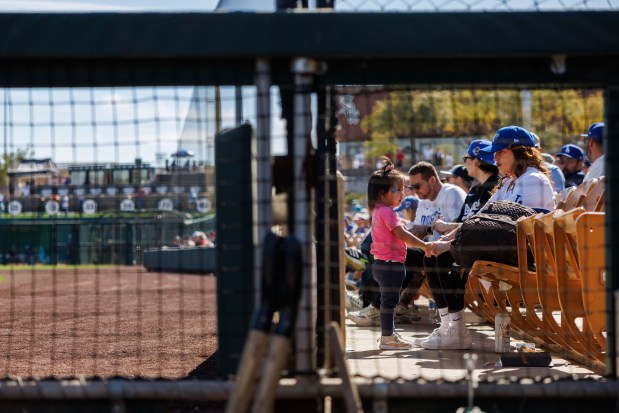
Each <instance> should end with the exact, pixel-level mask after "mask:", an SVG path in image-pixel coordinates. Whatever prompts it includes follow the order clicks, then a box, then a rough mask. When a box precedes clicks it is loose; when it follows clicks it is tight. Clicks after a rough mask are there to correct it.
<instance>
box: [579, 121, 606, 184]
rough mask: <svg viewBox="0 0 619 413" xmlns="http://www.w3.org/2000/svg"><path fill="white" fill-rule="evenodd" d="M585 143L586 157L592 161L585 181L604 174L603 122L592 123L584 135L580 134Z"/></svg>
mask: <svg viewBox="0 0 619 413" xmlns="http://www.w3.org/2000/svg"><path fill="white" fill-rule="evenodd" d="M581 136H582V137H583V141H584V143H585V151H586V152H587V157H588V158H589V159H590V160H591V162H593V163H592V164H591V167H589V172H587V175H586V176H585V179H584V180H585V181H589V180H591V179H594V178H599V177H600V176H604V123H602V122H598V123H594V124H593V125H591V126H590V127H589V132H588V133H587V134H586V135H581Z"/></svg>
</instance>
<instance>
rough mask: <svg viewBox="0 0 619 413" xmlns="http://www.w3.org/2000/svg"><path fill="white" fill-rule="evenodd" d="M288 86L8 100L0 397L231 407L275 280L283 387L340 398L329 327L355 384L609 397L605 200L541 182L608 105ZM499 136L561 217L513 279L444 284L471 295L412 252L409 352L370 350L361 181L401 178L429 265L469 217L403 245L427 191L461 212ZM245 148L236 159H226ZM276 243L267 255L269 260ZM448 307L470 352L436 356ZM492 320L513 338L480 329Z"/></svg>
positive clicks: (584, 188)
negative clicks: (537, 165) (126, 398)
mask: <svg viewBox="0 0 619 413" xmlns="http://www.w3.org/2000/svg"><path fill="white" fill-rule="evenodd" d="M341 3H342V4H343V5H344V6H345V5H348V4H352V3H351V2H346V1H343V2H341ZM351 7H353V6H351ZM355 7H356V6H355ZM577 7H579V6H577ZM353 8H354V7H353ZM306 69H307V68H306ZM308 72H309V71H308ZM294 75H295V84H294V87H291V86H290V85H285V86H282V87H281V88H280V87H277V86H273V85H270V84H268V85H267V87H266V88H265V89H262V90H260V89H259V88H258V87H256V86H252V85H245V86H242V87H241V86H238V87H232V86H221V85H203V84H199V82H196V85H192V86H187V85H177V86H170V85H169V84H168V83H169V82H167V83H166V84H165V85H158V84H157V79H154V80H153V86H150V87H144V86H131V85H127V84H126V82H124V83H123V84H122V85H118V86H114V85H112V86H109V87H102V86H94V85H93V86H92V87H49V88H43V87H30V88H29V87H21V88H10V87H7V88H4V89H2V90H0V94H1V98H0V99H1V100H0V102H2V110H0V119H2V132H1V133H2V135H3V162H2V164H1V165H0V166H1V169H0V194H1V195H2V198H1V202H0V205H1V210H0V233H2V236H1V237H0V260H1V266H0V302H1V303H2V306H1V308H0V318H1V320H2V325H1V334H0V376H1V377H3V378H5V379H6V380H12V379H13V378H16V377H18V378H20V379H34V380H41V379H44V378H50V377H51V378H56V379H67V378H76V377H79V378H88V379H94V378H103V379H111V378H122V379H128V380H134V379H171V380H175V381H181V380H183V379H188V378H198V379H202V380H215V379H221V380H225V381H228V382H229V383H231V381H229V380H231V379H233V378H234V376H235V373H236V370H235V367H237V366H238V365H239V363H240V361H241V360H240V350H242V345H243V343H245V340H246V339H247V336H248V332H249V331H250V328H249V327H250V323H254V321H255V320H252V313H253V312H254V310H255V309H256V308H257V307H259V306H260V305H261V304H263V303H264V302H263V297H265V296H266V295H265V291H264V288H265V284H264V283H263V277H265V274H266V273H268V272H271V273H272V275H273V276H274V277H275V279H276V282H275V284H272V285H270V286H269V285H267V287H270V288H272V289H273V290H274V291H276V292H274V294H275V295H279V297H280V300H282V292H281V291H282V289H281V288H280V287H281V285H280V284H281V283H286V282H289V283H290V284H291V285H293V287H290V286H288V287H289V289H288V290H286V289H284V290H283V291H284V293H283V296H284V298H285V300H284V302H285V305H283V304H282V301H279V302H278V303H277V304H276V307H277V308H275V310H281V309H282V308H293V309H294V311H292V312H291V313H285V314H284V312H283V311H281V312H279V313H278V311H275V315H274V316H273V314H270V316H271V317H272V318H273V320H272V324H273V327H272V329H273V330H275V329H277V330H278V331H279V329H280V328H281V329H283V330H284V333H282V334H281V336H282V337H284V338H287V337H288V334H290V337H289V338H290V343H289V346H287V347H283V349H284V356H285V357H284V358H283V360H284V364H283V366H282V367H283V373H282V372H278V378H279V373H282V375H283V376H285V377H288V378H302V379H308V378H316V377H321V378H324V377H330V376H337V375H338V374H341V373H342V372H341V371H339V372H338V371H337V370H336V369H334V364H335V362H334V357H337V351H334V349H333V348H332V347H330V346H331V344H330V341H329V339H328V336H329V331H328V326H329V322H330V321H337V322H339V324H340V325H341V327H342V330H341V331H342V333H343V334H344V336H345V348H344V353H345V357H346V359H347V360H346V365H347V367H348V370H349V372H350V375H351V376H352V377H353V380H355V381H358V382H360V383H370V384H371V383H384V382H388V383H400V384H402V383H405V384H408V383H411V384H415V385H417V384H419V385H424V384H427V382H431V383H437V382H439V383H441V382H458V383H459V382H462V383H464V382H466V381H475V382H477V381H480V382H493V383H513V382H520V383H522V384H523V385H524V383H526V382H527V381H529V382H530V381H531V380H535V381H536V382H542V381H548V382H556V381H560V380H566V381H567V380H574V379H583V380H584V379H586V380H587V381H588V380H593V381H597V380H601V379H602V377H603V375H604V369H605V363H606V348H605V344H606V319H607V316H608V312H607V310H606V307H605V305H604V302H605V294H606V290H605V268H604V262H605V261H604V256H605V253H606V248H605V237H604V229H605V225H604V214H605V212H604V188H605V186H604V179H603V178H601V179H596V180H595V181H594V182H591V183H589V184H581V183H580V182H578V183H575V181H574V182H573V181H569V182H568V179H563V181H555V180H554V179H552V178H553V176H552V174H551V169H552V168H551V167H550V166H549V165H556V167H555V170H561V169H562V170H563V172H562V173H561V174H562V175H563V176H564V178H570V177H571V178H574V177H572V176H571V175H572V174H573V173H575V172H576V170H581V169H582V170H586V168H589V167H591V163H590V161H594V160H595V159H594V155H592V152H591V149H590V148H589V146H588V145H589V144H590V142H589V141H590V139H592V138H591V136H588V137H583V136H581V135H582V134H587V132H588V130H589V127H590V125H592V124H593V123H596V122H601V121H603V119H604V110H605V108H604V91H603V90H601V89H593V88H580V89H574V88H554V89H552V88H548V87H547V86H545V85H537V86H530V87H528V88H506V87H503V86H499V85H496V86H488V85H484V87H481V86H480V87H477V86H476V85H475V84H471V85H470V86H467V87H463V86H461V85H459V86H457V87H456V86H453V85H444V86H442V87H432V86H428V87H419V86H418V85H415V86H413V85H398V86H383V85H354V86H347V85H331V86H329V87H326V88H319V87H318V86H316V84H315V83H314V82H313V79H312V78H311V76H310V75H308V73H307V72H303V71H302V70H300V71H298V72H296V73H294ZM21 82H22V83H23V79H22V80H21ZM112 83H113V82H112ZM145 83H148V82H145V81H143V80H142V81H140V84H141V85H142V84H145ZM267 83H268V82H267ZM509 125H519V126H521V127H523V128H526V129H527V130H529V131H531V132H534V133H535V135H536V136H537V137H538V141H537V142H535V145H534V147H535V151H537V152H535V153H537V154H538V155H536V156H537V157H538V158H539V159H543V162H544V163H542V164H541V165H546V166H544V167H543V168H542V169H543V170H542V172H543V173H546V172H548V179H550V181H549V182H552V187H551V200H552V204H553V205H554V206H555V207H556V209H557V211H558V212H555V208H545V209H546V210H545V211H535V213H536V215H533V216H531V217H528V218H527V219H526V220H521V221H519V222H518V223H517V224H514V233H515V235H516V236H517V239H516V238H515V242H516V241H517V244H515V245H514V248H516V247H518V249H519V250H518V252H519V255H518V261H517V262H516V264H515V265H507V264H505V263H503V262H494V261H493V260H491V259H488V260H486V261H485V264H484V265H481V266H474V267H473V268H466V271H465V270H464V269H462V267H458V266H453V265H452V264H453V262H452V261H453V260H452V261H449V262H448V263H447V264H445V265H446V269H445V268H443V270H445V271H444V272H447V273H450V274H451V275H450V276H454V275H457V276H458V277H459V279H460V280H465V281H464V282H463V283H462V289H461V290H452V289H450V288H451V287H449V286H448V285H447V284H445V287H444V288H443V287H441V286H439V285H438V284H436V283H435V284H431V283H428V276H427V275H428V274H427V273H428V271H429V270H432V268H430V267H429V266H430V265H435V269H436V268H438V266H439V264H438V263H435V264H428V263H427V262H426V264H425V266H424V256H423V255H424V254H423V253H420V252H419V251H414V250H412V249H411V250H409V252H408V254H409V255H410V259H409V258H407V261H406V270H407V274H409V279H407V280H408V283H407V284H403V285H402V287H403V288H402V291H401V294H400V293H398V296H399V302H398V305H397V307H396V309H395V316H394V320H395V330H394V331H395V332H396V333H397V334H399V336H401V337H402V338H403V339H404V340H410V341H414V342H416V343H417V344H418V345H415V346H411V347H410V348H408V349H405V350H404V351H395V350H393V349H391V350H390V349H386V350H385V349H380V348H379V346H380V345H381V340H382V339H381V335H382V333H381V324H380V323H381V321H380V319H381V312H382V313H385V312H386V311H385V306H381V304H380V302H379V301H380V298H381V290H380V288H378V287H377V286H376V283H372V280H374V275H373V273H374V274H375V269H376V268H377V267H376V266H377V263H376V261H375V259H374V257H373V256H372V253H371V249H370V246H369V245H370V243H369V242H368V239H367V237H368V235H369V234H371V225H372V213H373V211H371V210H370V209H369V208H370V205H369V200H368V181H369V179H370V176H371V175H372V173H373V172H375V171H376V170H379V169H382V168H384V166H385V164H386V163H388V162H393V164H394V166H395V169H396V170H399V171H400V172H401V174H402V180H401V183H402V187H401V188H394V189H396V190H398V191H400V190H402V191H404V193H403V196H402V205H389V206H393V207H395V208H396V212H397V213H398V214H399V215H401V217H402V218H403V219H407V220H410V221H411V222H415V223H416V224H417V225H422V226H424V227H425V228H426V230H427V231H428V232H427V233H426V234H425V235H424V237H427V238H428V240H430V241H436V240H437V239H438V235H439V234H438V233H437V231H438V230H437V229H436V228H433V226H432V224H433V222H434V221H435V220H436V219H441V220H443V221H445V222H450V221H451V222H453V221H457V219H456V218H457V216H458V215H460V214H459V211H460V209H461V205H460V206H457V207H455V206H454V205H452V204H445V205H444V206H443V210H444V211H446V210H448V209H457V210H458V214H456V215H455V216H447V213H446V212H443V215H441V216H437V215H436V214H435V215H434V216H433V217H432V219H431V220H430V221H420V222H417V221H415V218H414V216H415V213H418V214H422V213H423V211H422V210H418V211H416V208H417V207H418V206H419V205H420V204H419V202H420V199H421V200H423V199H424V198H426V200H427V199H430V198H432V197H433V196H434V195H436V194H434V195H432V194H431V193H430V192H428V191H426V190H425V189H424V188H426V187H428V185H430V184H429V182H432V185H439V186H435V187H440V185H447V184H448V185H453V187H454V188H455V186H460V187H461V189H458V191H459V192H461V193H462V200H463V199H464V197H465V193H466V191H469V190H470V189H471V187H474V186H475V185H478V184H479V181H475V180H474V179H473V177H471V176H470V175H468V173H469V172H471V175H472V174H473V171H474V169H473V168H471V167H470V164H471V162H473V161H472V158H475V156H476V155H477V153H476V152H475V153H473V155H472V154H471V153H470V152H469V145H470V144H471V142H473V141H475V140H480V139H486V140H490V141H492V140H493V138H494V137H495V134H496V132H497V130H499V129H501V128H503V127H505V126H509ZM239 127H240V128H241V129H240V130H241V131H242V130H247V129H248V128H249V129H250V130H251V133H250V135H249V136H250V139H248V140H243V139H244V138H242V137H241V138H239V136H237V135H235V133H236V132H237V131H239ZM568 144H571V145H572V146H571V147H569V148H568V149H564V148H565V147H566V146H565V145H568ZM235 145H236V146H235ZM217 148H220V150H221V152H218V151H217V150H216V149H217ZM265 148H266V151H265ZM531 156H532V155H531ZM538 158H536V159H538ZM485 159H486V160H488V162H486V163H488V164H489V163H493V161H492V160H490V158H488V157H486V158H485ZM419 164H423V165H426V167H427V168H429V170H430V171H433V172H432V173H431V175H428V176H425V175H423V176H422V178H421V180H419V181H418V180H416V179H418V178H419V177H417V178H414V174H412V172H411V167H413V166H414V165H419ZM526 166H530V165H526ZM570 168H572V169H570ZM574 168H576V169H574ZM525 169H526V168H525ZM495 173H496V171H495ZM411 174H412V175H411ZM582 175H583V176H584V174H582ZM574 179H577V178H574ZM580 179H581V180H582V176H581V177H580ZM398 182H400V181H398ZM585 182H587V181H585ZM568 184H574V185H573V189H564V188H567V186H568ZM558 185H562V186H563V187H559V186H558ZM529 189H530V190H534V189H535V188H533V189H531V188H529ZM541 191H542V189H540V194H539V195H538V196H539V197H540V198H541V197H543V196H545V195H544V194H542V193H541ZM394 192H395V191H394ZM404 196H406V198H405V197H404ZM533 196H537V195H536V194H534V195H533ZM430 201H434V199H430ZM398 203H399V200H398ZM542 209H544V208H542ZM236 211H238V216H237V215H234V214H237V212H236ZM333 211H335V213H334V212H333ZM411 213H412V216H411V215H406V214H411ZM268 232H272V233H274V234H276V235H277V236H278V237H280V238H278V239H279V244H278V246H277V247H276V249H275V250H269V249H268V247H269V245H270V244H269V243H268V242H267V238H266V234H267V233H268ZM247 234H250V237H249V243H247V242H245V241H244V240H245V238H246V237H245V235H247ZM224 239H225V247H222V246H221V245H222V244H224V241H223V240H224ZM485 247H486V248H490V249H491V250H492V249H493V248H494V246H493V245H489V246H488V245H486V246H485ZM527 247H528V249H529V253H528V254H527ZM480 248H482V246H480ZM522 251H524V252H522ZM297 252H298V253H299V254H300V255H295V254H296V253H297ZM496 253H497V257H498V256H499V255H500V253H501V249H500V248H499V247H498V246H497V247H496ZM528 256H533V257H534V259H535V262H534V265H533V263H532V262H529V261H527V260H528ZM297 258H300V259H299V260H297ZM491 258H492V257H491ZM219 260H224V261H219ZM523 260H524V261H523ZM218 261H219V262H218ZM221 262H224V264H221ZM247 263H252V265H250V266H249V267H246V266H244V265H245V264H247ZM219 271H221V272H219ZM278 271H279V272H281V274H280V273H278ZM282 274H283V275H282ZM222 277H228V278H226V279H222ZM231 277H238V278H231ZM286 277H288V278H286ZM291 280H292V281H291ZM466 280H468V282H467V281H466ZM435 281H437V282H439V283H440V282H441V278H440V277H439V278H435ZM224 282H225V283H226V284H225V285H226V288H222V287H221V286H222V285H223V283H224ZM278 283H280V284H278ZM440 289H442V290H443V292H446V293H453V294H454V295H456V296H458V297H459V298H458V299H460V300H462V302H463V303H464V308H463V309H461V311H460V312H459V314H460V315H461V316H462V317H463V320H464V322H461V323H460V324H458V325H459V326H460V327H459V328H465V329H466V331H467V333H466V337H467V338H466V339H464V338H462V337H464V336H461V338H459V339H456V341H455V342H453V343H452V342H450V343H451V344H447V343H448V341H447V340H449V338H448V337H447V336H446V335H444V334H443V333H444V332H440V334H438V333H437V330H435V329H440V328H441V325H442V326H443V327H442V328H445V329H447V327H446V326H449V325H451V324H453V326H455V325H456V321H457V320H455V319H454V320H452V319H449V318H445V317H451V315H450V313H449V312H447V313H445V312H444V310H445V307H444V306H440V305H437V303H438V304H440V303H441V302H444V300H443V301H440V299H437V297H436V294H438V291H439V290H440ZM268 292H269V291H266V293H268ZM286 293H288V294H289V295H288V296H286ZM267 295H268V294H267ZM278 306H279V307H278ZM271 310H273V308H271ZM441 311H443V313H441ZM387 312H388V311H387ZM505 315H507V316H509V317H510V328H509V332H508V330H506V329H505V328H503V330H501V329H500V328H499V329H498V330H497V329H495V321H496V320H497V319H498V318H501V317H504V316H505ZM254 317H255V316H254ZM288 317H292V318H288ZM458 320H459V319H458ZM268 321H271V320H268ZM452 322H453V323H452ZM286 323H291V324H292V326H290V325H285V324H286ZM439 323H442V324H439ZM252 325H253V324H252ZM383 327H384V326H383ZM454 328H455V327H454ZM272 329H271V328H267V329H266V331H265V332H266V333H267V334H270V333H271V332H272ZM286 329H288V330H286ZM222 334H225V340H226V343H227V344H226V345H225V346H222V345H221V343H222V340H223V338H222V337H223V336H224V335H222ZM432 334H434V336H435V337H439V338H438V339H435V341H434V344H432V345H428V344H427V342H426V341H424V340H422V338H423V337H427V336H429V335H432ZM441 334H443V335H442V336H441ZM275 335H276V336H277V334H275ZM499 335H502V336H503V337H507V338H509V339H510V341H508V342H507V344H503V345H505V346H506V347H503V350H505V351H503V352H504V353H507V355H506V356H501V354H500V353H501V351H497V348H496V347H495V346H496V342H497V340H498V339H499ZM441 337H442V338H441ZM463 340H464V341H463ZM228 343H231V344H230V345H229V344H228ZM535 350H543V351H541V352H536V351H535ZM544 357H548V358H544ZM222 360H223V361H222ZM471 361H474V363H473V364H470V362H471ZM510 362H511V363H513V364H509V363H510ZM501 363H502V364H501ZM536 363H539V366H538V365H537V364H536ZM264 364H265V365H268V363H264ZM230 366H232V367H230ZM242 367H244V366H242V365H241V366H240V367H239V368H242ZM206 397H207V398H208V395H207V396H206ZM216 397H218V398H221V395H220V394H218V395H217V396H216ZM316 397H318V396H316Z"/></svg>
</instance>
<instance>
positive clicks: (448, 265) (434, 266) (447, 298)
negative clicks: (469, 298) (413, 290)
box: [423, 251, 468, 313]
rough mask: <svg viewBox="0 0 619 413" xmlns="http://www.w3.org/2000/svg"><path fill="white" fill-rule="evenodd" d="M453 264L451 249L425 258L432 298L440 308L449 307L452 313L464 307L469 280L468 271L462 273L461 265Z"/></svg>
mask: <svg viewBox="0 0 619 413" xmlns="http://www.w3.org/2000/svg"><path fill="white" fill-rule="evenodd" d="M453 264H454V259H453V257H452V255H451V252H449V251H447V252H444V253H442V254H441V255H439V256H438V257H424V258H423V268H424V271H425V273H426V277H428V285H429V286H430V291H431V292H432V298H433V299H434V301H435V302H436V306H437V307H438V308H445V307H447V308H448V309H449V312H450V313H455V312H457V311H460V310H462V309H464V289H465V287H466V281H467V280H468V273H467V272H466V271H465V272H464V274H461V271H460V267H454V266H453ZM461 275H462V276H461Z"/></svg>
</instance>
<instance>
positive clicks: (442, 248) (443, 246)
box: [426, 240, 451, 257]
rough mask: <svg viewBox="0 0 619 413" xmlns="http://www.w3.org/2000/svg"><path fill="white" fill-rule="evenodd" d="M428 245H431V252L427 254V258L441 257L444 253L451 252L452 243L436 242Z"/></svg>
mask: <svg viewBox="0 0 619 413" xmlns="http://www.w3.org/2000/svg"><path fill="white" fill-rule="evenodd" d="M428 244H431V248H430V249H429V251H427V252H426V256H432V255H433V256H435V257H436V256H439V255H441V254H442V253H444V252H447V251H449V248H450V247H451V241H440V240H439V241H434V242H430V243H428ZM428 253H430V255H428Z"/></svg>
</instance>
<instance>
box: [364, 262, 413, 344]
mask: <svg viewBox="0 0 619 413" xmlns="http://www.w3.org/2000/svg"><path fill="white" fill-rule="evenodd" d="M372 276H373V277H374V279H375V280H376V282H377V283H378V285H379V287H380V330H381V334H382V335H383V336H390V335H392V334H393V331H394V329H395V325H394V323H393V313H394V311H395V307H396V306H397V305H398V303H399V302H400V291H401V290H402V282H403V281H404V277H405V276H406V267H404V264H402V263H399V262H387V261H383V260H375V261H374V265H373V266H372Z"/></svg>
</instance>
